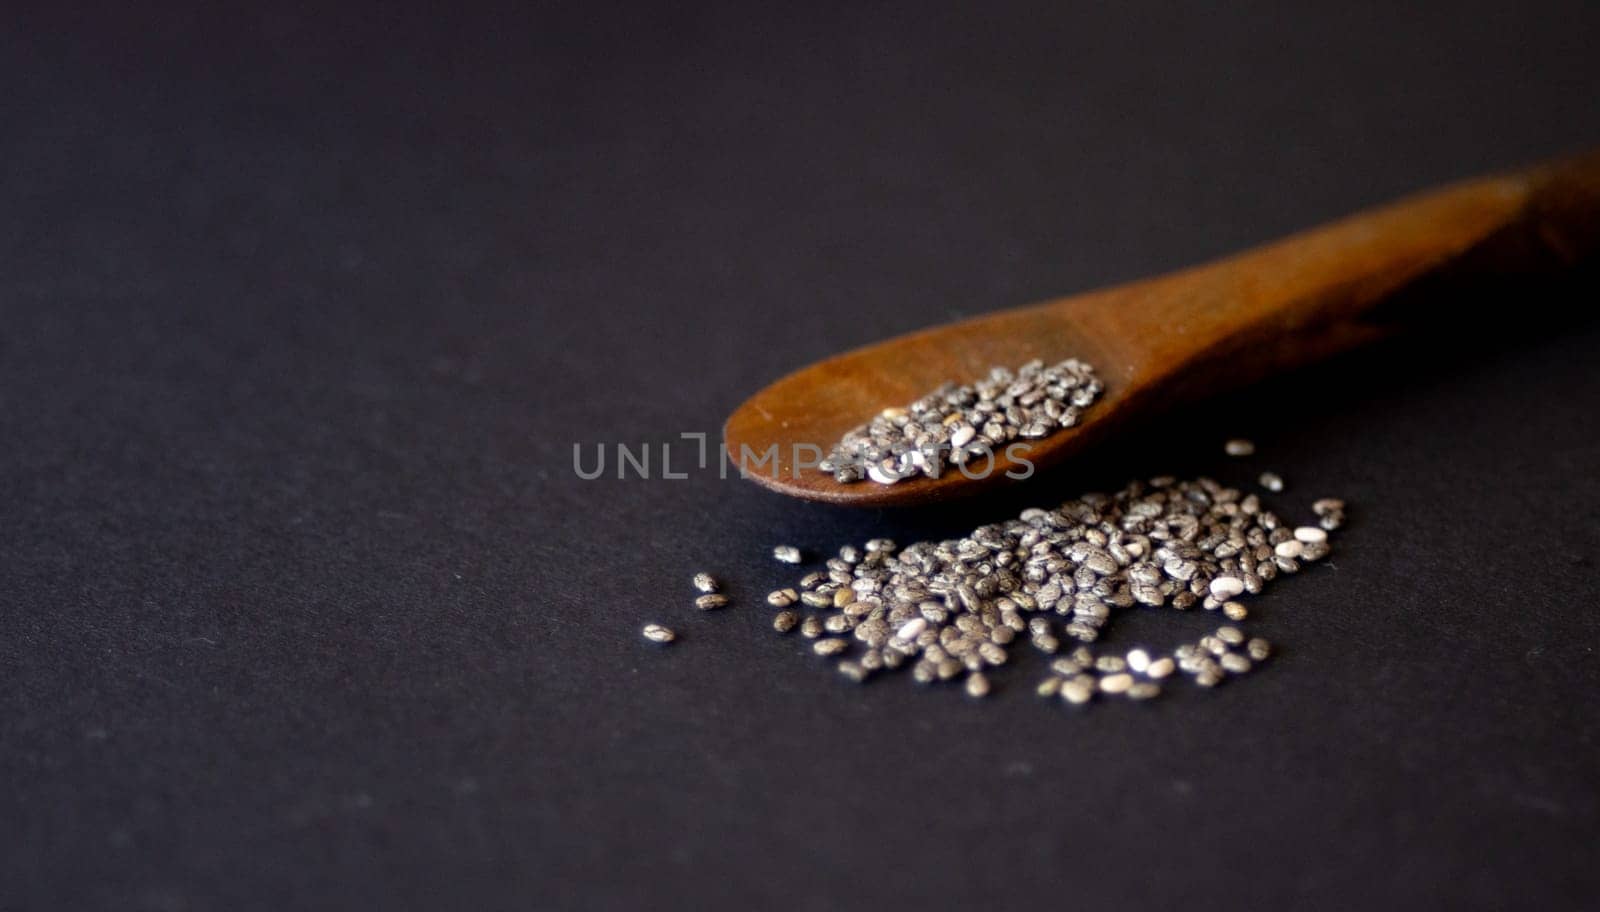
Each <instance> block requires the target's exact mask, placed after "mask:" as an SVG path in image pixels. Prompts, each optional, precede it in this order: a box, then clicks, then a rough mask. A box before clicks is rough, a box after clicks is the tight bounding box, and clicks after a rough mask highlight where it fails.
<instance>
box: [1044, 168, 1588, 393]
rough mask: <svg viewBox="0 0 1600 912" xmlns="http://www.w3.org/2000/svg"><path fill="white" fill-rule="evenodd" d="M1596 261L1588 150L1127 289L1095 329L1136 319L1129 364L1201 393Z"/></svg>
mask: <svg viewBox="0 0 1600 912" xmlns="http://www.w3.org/2000/svg"><path fill="white" fill-rule="evenodd" d="M1597 259H1600V150H1596V151H1592V152H1589V153H1586V154H1584V155H1581V156H1577V157H1575V158H1570V159H1564V160H1558V161H1555V162H1552V163H1548V164H1544V165H1540V166H1536V167H1533V168H1529V169H1527V170H1523V171H1517V172H1512V173H1508V174H1501V175H1494V176H1490V177H1484V178H1479V179H1476V180H1471V181H1467V182H1464V183H1460V184H1454V185H1450V186H1447V187H1444V188H1442V189H1438V190H1434V191H1431V192H1427V193H1423V194H1420V195H1416V196H1411V197H1407V198H1405V199H1402V200H1400V201H1398V202H1395V203H1392V204H1389V205H1386V206H1382V207H1379V208H1377V209H1371V210H1368V211H1366V212H1362V213H1358V214H1356V215H1353V216H1350V217H1348V218H1345V219H1341V220H1339V221H1336V222H1332V223H1330V224H1327V225H1324V226H1321V227H1318V228H1314V229H1312V230H1310V231H1306V232H1303V233H1301V234H1297V235H1294V236H1291V237H1289V238H1286V239H1284V240H1282V241H1278V242H1276V243H1273V244H1269V245H1267V246H1264V247H1259V248H1256V249H1254V250H1251V251H1247V252H1245V253H1242V254H1239V255H1237V256H1233V257H1229V258H1227V259H1223V260H1220V261H1217V262H1215V263H1211V264H1208V265H1205V266H1200V267H1197V268H1195V269H1189V270H1184V271H1181V272H1178V273H1176V274H1173V275H1169V276H1164V277H1161V278H1157V279H1154V280H1152V281H1150V282H1144V283H1137V284H1135V285H1133V286H1127V287H1125V288H1123V289H1119V291H1121V292H1122V293H1124V294H1126V295H1127V298H1126V299H1125V306H1124V307H1122V308H1115V309H1108V310H1103V311H1101V313H1102V314H1103V315H1104V317H1105V318H1108V319H1109V320H1110V321H1112V322H1113V323H1114V324H1119V323H1121V324H1125V325H1109V326H1105V327H1102V328H1101V329H1102V332H1104V333H1105V334H1106V335H1107V336H1108V337H1115V336H1116V334H1117V333H1118V332H1125V331H1126V330H1128V329H1130V328H1132V326H1133V325H1135V324H1136V325H1137V326H1138V328H1139V329H1140V330H1142V331H1143V332H1144V333H1145V335H1144V336H1143V340H1142V342H1141V343H1140V344H1138V345H1136V346H1134V347H1132V348H1130V349H1128V350H1127V354H1128V355H1129V358H1128V361H1127V364H1128V369H1129V370H1130V372H1131V373H1141V374H1142V373H1144V372H1145V371H1151V372H1153V373H1157V374H1165V375H1166V376H1167V377H1168V378H1169V382H1168V383H1166V384H1162V386H1163V387H1164V388H1165V392H1166V393H1168V394H1173V393H1176V394H1178V395H1180V396H1184V395H1201V394H1204V393H1208V392H1211V391H1214V390H1216V389H1220V388H1225V387H1230V386H1236V385H1239V384H1242V383H1248V382H1251V381H1253V380H1256V379H1260V378H1262V377H1265V376H1268V375H1270V374H1272V373H1275V372H1277V371H1280V370H1283V369H1285V368H1289V367H1294V366H1297V365H1299V364H1302V363H1306V362H1309V361H1313V360H1317V359H1319V358H1321V357H1324V356H1327V355H1331V354H1334V353H1337V352H1340V351H1343V350H1346V349H1350V348H1354V347H1355V346H1357V345H1361V344H1363V343H1366V342H1369V341H1373V340H1375V339H1377V338H1380V337H1382V336H1386V335H1389V334H1390V333H1393V332H1395V331H1396V330H1399V329H1402V328H1405V327H1407V326H1415V325H1418V324H1420V323H1425V322H1426V321H1429V320H1434V319H1437V318H1440V317H1448V316H1452V315H1453V316H1454V317H1455V318H1457V319H1459V317H1460V316H1461V315H1462V314H1464V313H1465V312H1466V309H1465V308H1464V307H1463V304H1465V303H1466V302H1467V301H1473V300H1475V301H1485V300H1487V301H1491V302H1493V303H1494V304H1496V305H1498V306H1499V307H1500V308H1502V311H1501V312H1502V313H1506V312H1509V313H1510V314H1511V315H1512V316H1513V317H1514V316H1515V313H1516V312H1515V310H1514V308H1515V307H1517V306H1518V305H1519V303H1520V300H1521V299H1524V298H1526V297H1527V293H1528V290H1529V289H1530V288H1531V287H1535V286H1536V285H1537V284H1538V283H1539V282H1540V281H1541V280H1546V279H1552V278H1555V277H1557V276H1562V275H1566V274H1568V273H1569V272H1570V270H1571V269H1573V268H1574V267H1577V266H1581V265H1584V264H1586V263H1593V262H1594V261H1596V260H1597ZM1492 296H1499V298H1498V300H1497V299H1496V298H1495V297H1492ZM1072 303H1073V302H1072V301H1071V300H1069V301H1067V302H1064V304H1066V305H1071V304H1072ZM1118 310H1120V311H1122V313H1121V314H1118V313H1117V312H1116V311H1118ZM1073 316H1075V317H1076V316H1079V315H1078V314H1074V315H1073ZM1152 327H1154V328H1155V329H1154V330H1153V335H1152V334H1151V332H1152V329H1151V328H1152Z"/></svg>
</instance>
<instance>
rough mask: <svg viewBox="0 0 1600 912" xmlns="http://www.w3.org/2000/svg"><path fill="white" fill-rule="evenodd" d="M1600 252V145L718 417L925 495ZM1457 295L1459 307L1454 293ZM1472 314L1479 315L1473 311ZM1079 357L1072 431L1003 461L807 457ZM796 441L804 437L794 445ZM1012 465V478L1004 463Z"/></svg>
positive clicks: (769, 470) (995, 318)
mask: <svg viewBox="0 0 1600 912" xmlns="http://www.w3.org/2000/svg"><path fill="white" fill-rule="evenodd" d="M1597 254H1600V150H1597V151H1595V152H1590V153H1587V154H1585V155H1583V156H1580V157H1577V158H1573V159H1567V160H1563V161H1558V162H1554V163H1550V164H1545V165H1541V166H1538V167H1534V168H1530V169H1527V170H1524V171H1518V172H1515V173H1510V174H1503V175H1497V176H1491V177H1485V178H1480V179H1477V180H1472V181H1468V182H1465V183H1460V184H1455V185H1451V186H1448V187H1445V188H1443V189H1439V190H1435V191H1432V192H1428V193H1424V194H1421V195H1417V196H1412V197H1408V198H1406V199H1402V200H1400V201H1399V202H1396V203H1392V204H1389V205H1387V206H1383V207H1380V208H1377V209H1372V210H1368V211H1366V212H1362V213H1359V214H1357V215H1354V216H1350V217H1348V218H1344V219H1341V220H1339V221H1336V222H1333V223H1331V224H1328V225H1326V226H1323V227H1320V228H1315V229H1312V230H1310V231H1307V232H1304V233H1301V234H1297V235H1294V236H1292V237H1289V238H1287V239H1285V240H1282V241H1278V242H1276V243H1272V244H1268V245H1266V246H1264V247H1259V248H1256V249H1254V250H1250V251H1247V252H1245V253H1241V254H1237V255H1234V256H1231V257H1228V258H1226V259H1222V260H1219V261H1217V262H1214V263H1211V264H1208V265H1204V266H1198V267H1195V268H1192V269H1185V270H1183V271H1181V272H1177V273H1173V274H1171V275H1167V276H1162V277H1159V278H1155V279H1149V280H1145V281H1140V282H1134V283H1131V284H1128V285H1121V286H1118V287H1114V288H1107V289H1102V290H1099V291H1092V292H1088V293H1086V294H1079V295H1074V296H1072V297H1068V298H1062V299H1060V300H1056V301H1049V302H1046V303H1043V304H1036V305H1033V306H1029V307H1021V308H1017V309H1014V310H1006V311H1001V312H998V313H993V314H988V315H985V316H982V317H976V318H973V319H968V320H962V321H960V322H956V323H949V324H946V325H943V326H937V327H934V328H932V329H925V330H922V331H920V332H915V333H911V334H909V335H904V336H900V337H898V338H894V339H890V340H888V341H887V342H880V343H878V344H876V345H870V346H867V347H866V348H859V349H856V350H855V351H852V352H848V353H846V354H843V355H839V356H837V357H833V358H829V359H827V360H825V361H820V362H818V363H816V364H813V365H811V366H809V367H806V368H803V369H801V370H799V371H796V372H795V373H792V374H790V375H788V376H787V377H784V378H783V379H781V380H779V381H777V382H776V383H773V384H772V385H771V386H769V387H767V388H766V389H764V390H762V391H761V392H759V393H757V394H756V395H754V396H753V397H751V398H750V399H749V400H748V401H747V402H745V403H744V404H743V405H741V406H740V407H739V408H738V409H737V410H736V411H735V412H734V413H733V414H732V415H731V416H730V417H729V418H728V422H727V424H726V425H725V426H724V428H723V438H724V441H725V443H726V444H727V450H728V454H729V458H730V459H732V460H733V461H734V463H735V465H741V466H742V471H744V473H745V474H746V475H747V477H749V478H752V479H754V480H755V481H757V482H759V483H761V484H762V485H765V486H766V487H769V488H771V489H773V490H775V491H780V492H782V493H784V494H791V495H793V496H796V497H803V498H806V499H808V500H819V501H826V502H829V503H835V504H845V505H852V506H874V507H876V506H890V505H909V504H917V503H926V502H928V501H932V500H937V499H944V498H954V497H959V496H965V495H970V494H974V493H977V492H978V491H981V490H984V489H987V488H991V487H993V486H995V485H1002V484H1014V483H1016V479H1015V478H1014V476H1018V475H1023V474H1025V472H1026V470H1027V468H1028V464H1030V463H1031V466H1032V469H1033V471H1041V470H1043V469H1046V468H1048V467H1050V466H1053V465H1056V464H1058V463H1060V462H1061V461H1062V460H1064V459H1066V458H1067V457H1069V456H1071V455H1072V454H1073V453H1076V452H1079V451H1080V450H1082V449H1083V448H1084V447H1086V446H1089V445H1090V444H1092V443H1094V442H1095V441H1097V440H1100V439H1102V438H1104V437H1105V435H1106V434H1108V433H1109V432H1111V431H1113V430H1115V429H1117V428H1119V427H1121V426H1124V425H1126V424H1127V423H1128V422H1130V421H1133V420H1136V419H1138V418H1140V417H1143V416H1146V415H1149V414H1151V413H1153V412H1155V411H1157V410H1158V409H1163V408H1167V407H1170V406H1171V404H1172V403H1174V402H1178V401H1185V400H1191V399H1193V398H1195V397H1198V396H1201V395H1205V394H1207V393H1211V392H1214V391H1218V390H1220V389H1224V388H1228V387H1232V386H1237V385H1240V384H1243V383H1248V382H1251V381H1253V380H1256V379H1259V378H1261V377H1264V376H1267V375H1268V374H1271V373H1273V372H1275V371H1280V370H1284V369H1286V368H1290V367H1294V366H1297V365H1300V364H1304V363H1306V362H1309V361H1312V360H1315V359H1318V358H1322V357H1325V356H1327V355H1331V354H1334V353H1336V352H1339V351H1342V350H1345V349H1349V348H1352V347H1354V346H1357V345H1360V344H1362V343H1365V342H1369V341H1372V340H1374V339H1378V338H1380V337H1382V336H1385V335H1388V334H1389V333H1391V332H1393V331H1394V330H1396V329H1398V328H1401V327H1403V326H1404V325H1406V324H1407V323H1415V322H1418V321H1419V319H1424V318H1426V316H1427V315H1428V314H1430V313H1431V314H1432V316H1433V317H1434V318H1437V317H1438V316H1440V315H1442V314H1450V315H1451V316H1453V317H1457V318H1459V317H1461V316H1462V314H1461V308H1460V307H1459V303H1460V301H1461V299H1462V298H1463V297H1465V296H1468V295H1470V294H1471V293H1472V292H1474V291H1477V290H1481V289H1482V288H1483V287H1485V283H1492V285H1493V287H1494V288H1515V287H1516V286H1517V285H1519V284H1521V283H1525V282H1528V281H1529V280H1533V279H1538V278H1542V277H1547V276H1552V275H1555V274H1558V273H1561V272H1563V271H1565V270H1567V269H1569V268H1571V267H1573V266H1576V265H1578V264H1580V263H1588V262H1592V261H1593V260H1594V259H1595V258H1596V256H1597ZM1452 304H1456V305H1458V306H1456V307H1454V308H1452V307H1451V305H1452ZM1471 316H1474V317H1475V316H1476V315H1471ZM1069 357H1075V358H1080V359H1082V360H1084V361H1087V362H1088V363H1089V364H1091V365H1093V366H1094V367H1095V369H1096V371H1097V372H1098V373H1099V375H1100V377H1101V379H1102V380H1103V382H1104V384H1105V391H1104V393H1103V394H1102V395H1101V397H1100V399H1099V400H1098V401H1097V402H1095V403H1094V404H1093V405H1092V406H1090V407H1089V408H1087V409H1086V410H1085V411H1084V414H1083V419H1082V421H1081V422H1080V423H1079V425H1078V426H1077V427H1074V428H1071V429H1068V430H1061V431H1057V432H1055V433H1054V434H1051V435H1050V436H1048V437H1045V438H1043V439H1040V440H1034V441H1027V443H1028V444H1029V445H1030V447H1031V449H1029V450H1028V451H1027V452H1026V453H1019V454H1017V455H1019V456H1020V457H1021V458H1020V459H1012V458H1008V456H1007V454H1006V453H1005V452H1000V451H999V450H1001V449H1002V448H998V447H997V448H996V449H997V452H996V454H995V455H996V458H995V463H994V466H993V468H992V469H990V470H988V471H984V470H985V469H986V468H987V466H986V465H985V464H984V463H983V462H982V460H980V461H979V463H978V464H977V465H975V466H969V467H968V471H969V472H971V473H972V474H974V475H979V476H980V477H978V478H969V477H967V475H966V474H964V473H962V472H960V471H958V470H957V469H956V468H955V467H949V468H947V469H946V470H945V471H944V473H943V474H942V475H941V477H939V478H937V479H929V478H925V477H921V476H917V477H915V478H912V479H907V480H905V481H901V482H899V483H896V484H891V485H884V484H877V483H874V482H872V481H862V482H857V483H854V484H839V483H838V482H836V481H834V480H833V477H832V476H831V475H829V474H827V473H824V472H821V471H819V470H817V469H816V468H814V467H811V466H810V465H807V463H810V464H812V465H814V463H815V462H816V460H817V459H818V458H819V456H820V453H821V452H826V451H827V450H829V449H830V448H831V447H832V445H833V444H834V442H836V441H837V440H838V439H839V438H840V437H841V436H842V435H843V434H844V433H845V432H846V431H848V430H850V429H851V428H853V427H856V426H858V425H860V424H863V423H865V422H866V421H868V420H870V419H871V418H872V417H873V416H874V415H876V414H877V413H878V412H879V411H881V410H882V409H884V408H885V407H888V406H894V405H904V404H906V403H909V402H911V401H913V400H915V399H917V398H920V397H921V396H923V395H924V394H926V393H927V392H929V391H930V390H933V389H934V388H936V387H938V386H939V385H940V384H942V383H944V382H946V381H951V380H954V381H957V382H961V383H968V382H971V381H973V380H976V379H978V378H980V377H982V376H984V375H985V374H987V372H988V370H989V368H990V367H991V366H994V365H1004V366H1008V367H1015V366H1017V365H1020V364H1023V363H1024V362H1026V361H1028V360H1030V359H1033V358H1042V359H1044V360H1045V361H1046V362H1050V363H1053V362H1056V361H1060V360H1062V359H1065V358H1069ZM797 445H798V448H797ZM1008 473H1009V474H1008Z"/></svg>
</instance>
